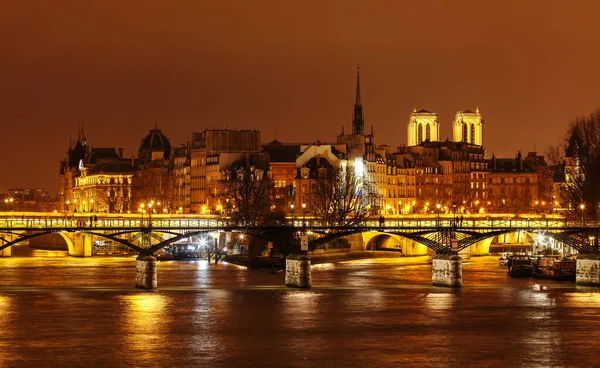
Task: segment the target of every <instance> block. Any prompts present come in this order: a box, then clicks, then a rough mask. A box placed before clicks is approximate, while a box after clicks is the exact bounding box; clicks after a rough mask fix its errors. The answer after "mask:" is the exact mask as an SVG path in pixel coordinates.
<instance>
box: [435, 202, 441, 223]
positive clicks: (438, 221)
mask: <svg viewBox="0 0 600 368" xmlns="http://www.w3.org/2000/svg"><path fill="white" fill-rule="evenodd" d="M435 206H436V207H437V210H438V218H437V226H440V207H442V205H441V204H439V203H438V204H436V205H435Z"/></svg>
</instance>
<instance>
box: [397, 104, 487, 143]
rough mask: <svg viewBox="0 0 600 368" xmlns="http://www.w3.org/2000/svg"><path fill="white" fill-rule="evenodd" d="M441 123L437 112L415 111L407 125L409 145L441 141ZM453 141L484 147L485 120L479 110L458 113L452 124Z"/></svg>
mask: <svg viewBox="0 0 600 368" xmlns="http://www.w3.org/2000/svg"><path fill="white" fill-rule="evenodd" d="M440 138H441V136H440V123H439V120H438V115H437V114H436V113H435V112H431V111H427V110H419V111H417V109H416V108H415V109H413V112H412V113H411V114H410V117H409V119H408V125H407V145H408V146H416V145H419V144H421V143H423V142H426V141H429V142H439V141H440ZM452 141H454V142H466V143H469V144H474V145H477V146H483V118H482V117H481V114H480V113H479V108H476V109H475V112H473V111H471V110H465V111H458V112H457V113H456V115H455V117H454V122H453V123H452Z"/></svg>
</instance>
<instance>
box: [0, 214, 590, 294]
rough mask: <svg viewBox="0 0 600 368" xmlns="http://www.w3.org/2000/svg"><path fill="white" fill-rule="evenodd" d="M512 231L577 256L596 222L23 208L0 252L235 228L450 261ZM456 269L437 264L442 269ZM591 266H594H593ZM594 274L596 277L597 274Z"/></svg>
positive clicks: (154, 241) (286, 242)
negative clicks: (47, 243)
mask: <svg viewBox="0 0 600 368" xmlns="http://www.w3.org/2000/svg"><path fill="white" fill-rule="evenodd" d="M517 232H521V233H522V232H525V233H529V234H532V235H533V236H534V237H538V238H539V237H547V238H552V239H554V240H555V241H558V242H560V243H562V244H564V245H566V246H569V247H571V248H572V249H574V250H576V251H577V252H578V253H579V254H580V258H582V257H581V255H589V256H588V257H587V258H595V257H596V255H597V254H598V253H599V251H598V239H599V236H600V234H599V232H600V227H599V226H597V224H594V223H589V222H588V223H583V222H569V221H566V220H565V219H564V218H555V217H537V218H530V217H527V218H521V217H506V216H505V217H502V218H494V217H479V216H477V217H467V218H466V219H463V220H462V221H460V220H457V219H456V218H455V217H448V216H443V217H440V216H437V217H432V216H428V217H414V216H413V217H404V218H394V219H388V220H386V221H382V222H380V221H378V220H370V221H364V222H363V223H360V224H356V225H353V226H324V225H323V224H322V223H320V222H319V221H318V220H315V219H306V218H300V219H293V218H292V219H290V218H288V219H286V220H284V221H280V222H277V223H269V224H266V225H253V224H243V223H240V222H235V221H232V220H231V219H227V218H219V217H214V216H213V217H203V218H202V217H189V216H185V217H174V216H173V217H171V216H155V217H154V218H150V217H140V216H139V215H138V216H119V217H101V218H98V219H97V221H94V218H93V217H90V218H88V217H87V216H85V217H83V216H80V217H67V216H24V215H23V216H21V217H19V216H11V217H4V218H0V256H10V247H11V246H12V245H14V244H17V243H19V242H23V241H26V240H30V239H33V238H36V237H41V236H45V235H49V234H59V235H60V236H61V237H62V238H63V239H64V240H65V242H66V243H67V246H68V249H69V255H72V256H83V257H86V256H91V255H92V247H93V242H94V239H99V238H104V239H109V240H112V241H114V242H116V243H119V244H122V245H123V246H126V247H128V248H130V249H132V250H134V251H135V252H138V254H139V257H138V259H139V260H150V261H151V258H152V255H153V254H154V253H155V252H157V251H159V250H160V249H162V248H164V247H166V246H169V245H172V244H175V243H177V242H180V241H185V240H186V239H190V238H192V237H194V236H207V235H209V234H212V235H215V234H222V233H241V234H246V235H248V236H250V237H253V238H257V239H262V240H264V241H268V242H271V243H272V244H273V246H274V247H275V248H279V249H285V248H286V247H287V249H292V250H295V252H294V253H300V252H299V251H300V247H299V243H300V241H299V239H300V238H304V239H307V240H308V247H307V248H308V251H314V250H315V249H317V248H319V247H322V246H323V245H325V244H327V243H329V242H332V241H335V240H337V239H341V238H352V237H355V238H356V236H359V237H360V238H361V240H363V241H365V242H369V241H371V242H373V241H374V239H375V240H376V239H388V238H394V239H397V240H398V244H400V245H401V249H402V250H403V253H404V254H406V255H416V254H418V252H421V253H420V254H427V249H430V250H431V251H433V252H434V253H435V254H436V256H439V257H438V258H439V259H441V260H443V259H446V260H448V262H450V264H453V266H452V267H457V266H456V260H457V258H456V257H457V256H458V255H459V254H461V252H463V251H465V250H467V249H469V248H470V249H471V250H473V249H477V251H476V252H475V253H476V254H477V253H478V254H486V244H487V251H488V252H489V244H490V243H491V240H492V239H493V238H494V237H498V236H500V235H503V234H511V233H512V234H514V233H517ZM375 243H376V242H375ZM373 247H374V246H373ZM215 248H216V246H215ZM363 249H364V248H363ZM371 249H374V248H371ZM411 252H412V253H411ZM583 258H586V257H583ZM453 260H454V261H453ZM458 260H460V257H459V258H458ZM144 262H145V261H144ZM594 265H595V263H594ZM594 265H590V267H592V266H594ZM598 266H600V264H598ZM444 267H446V266H444ZM592 268H593V267H592ZM434 271H435V257H434ZM592 271H593V270H591V271H588V273H590V272H592ZM149 272H154V271H149ZM457 272H458V271H456V270H455V271H451V270H449V269H445V270H444V274H449V273H450V274H452V273H454V274H456V273H457ZM461 273H462V271H461ZM592 273H593V272H592ZM596 273H600V272H598V271H597V270H596ZM154 274H155V272H154ZM578 274H579V268H578ZM446 276H447V275H446ZM588 276H589V277H587V278H592V279H593V278H594V277H596V276H594V275H591V276H590V275H588ZM598 278H599V280H598V284H599V285H600V276H598ZM434 283H435V282H434ZM444 283H445V282H442V284H444ZM461 283H462V281H461Z"/></svg>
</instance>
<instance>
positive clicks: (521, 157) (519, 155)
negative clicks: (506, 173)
mask: <svg viewBox="0 0 600 368" xmlns="http://www.w3.org/2000/svg"><path fill="white" fill-rule="evenodd" d="M517 161H518V162H519V170H521V171H522V170H523V156H521V151H519V154H518V155H517Z"/></svg>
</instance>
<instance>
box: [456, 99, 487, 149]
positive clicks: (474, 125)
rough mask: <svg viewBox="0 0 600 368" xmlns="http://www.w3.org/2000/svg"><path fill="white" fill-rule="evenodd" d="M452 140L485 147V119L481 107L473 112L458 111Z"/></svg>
mask: <svg viewBox="0 0 600 368" xmlns="http://www.w3.org/2000/svg"><path fill="white" fill-rule="evenodd" d="M452 140H453V141H454V142H467V143H471V144H475V145H478V146H483V118H482V117H481V114H480V113H479V107H477V108H476V109H475V112H473V111H471V110H465V111H458V112H457V113H456V116H455V118H454V122H453V123H452Z"/></svg>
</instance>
